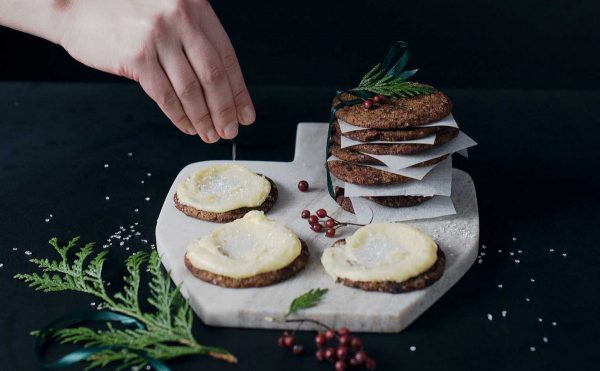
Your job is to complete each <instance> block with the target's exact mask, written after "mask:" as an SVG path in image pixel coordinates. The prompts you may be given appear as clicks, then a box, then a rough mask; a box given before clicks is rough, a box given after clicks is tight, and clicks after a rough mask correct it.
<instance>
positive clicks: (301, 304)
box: [286, 289, 327, 317]
mask: <svg viewBox="0 0 600 371" xmlns="http://www.w3.org/2000/svg"><path fill="white" fill-rule="evenodd" d="M326 293H327V289H310V290H308V291H307V292H305V293H304V294H302V295H300V296H298V297H297V298H295V299H294V300H292V302H291V303H290V308H289V310H288V312H287V314H286V317H287V316H289V315H291V314H293V313H296V312H297V311H299V310H302V309H308V308H312V307H314V306H316V305H317V304H318V303H319V301H320V300H321V298H322V297H323V295H325V294H326Z"/></svg>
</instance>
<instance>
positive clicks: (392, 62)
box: [325, 41, 418, 200]
mask: <svg viewBox="0 0 600 371" xmlns="http://www.w3.org/2000/svg"><path fill="white" fill-rule="evenodd" d="M408 58H409V53H408V45H407V44H406V43H405V42H404V41H396V42H395V43H394V44H392V46H391V47H390V48H389V49H388V52H387V54H386V55H385V58H384V59H383V62H382V63H381V69H382V70H383V72H384V76H385V77H388V76H392V77H400V78H402V79H403V80H406V79H408V78H409V77H411V76H412V75H414V74H415V73H417V71H418V69H414V70H410V71H402V69H403V68H404V67H405V66H406V63H408ZM344 93H347V94H350V95H352V96H354V97H356V98H355V99H348V100H342V99H341V95H342V94H344ZM375 95H377V94H374V93H372V92H370V91H367V90H361V89H350V90H338V91H337V92H336V95H335V98H337V99H338V100H339V101H340V102H339V103H338V104H336V105H335V106H333V107H331V113H330V115H329V127H328V129H327V142H326V144H325V160H326V161H327V157H328V156H329V148H330V147H331V140H330V139H329V138H331V130H332V128H333V122H334V121H335V114H336V112H337V111H338V110H339V109H341V108H344V107H349V106H355V105H357V104H362V103H363V102H364V101H365V99H368V98H372V97H374V96H375ZM325 171H326V172H327V190H328V191H329V195H330V196H331V198H333V199H334V200H335V191H334V189H333V181H332V180H331V173H330V172H329V166H325Z"/></svg>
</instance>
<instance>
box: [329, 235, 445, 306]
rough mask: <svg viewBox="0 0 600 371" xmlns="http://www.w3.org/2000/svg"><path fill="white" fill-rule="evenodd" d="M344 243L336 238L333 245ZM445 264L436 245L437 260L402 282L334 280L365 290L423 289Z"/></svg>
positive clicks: (395, 290) (388, 291) (438, 277)
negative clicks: (424, 269) (426, 268)
mask: <svg viewBox="0 0 600 371" xmlns="http://www.w3.org/2000/svg"><path fill="white" fill-rule="evenodd" d="M344 243H346V240H343V239H342V240H338V241H336V242H335V243H334V244H333V246H339V245H341V244H344ZM445 265H446V256H445V255H444V252H443V251H442V249H441V248H440V247H439V246H438V249H437V260H436V261H435V263H433V265H432V266H431V268H429V269H428V270H426V271H425V272H423V273H421V274H419V275H417V276H415V277H411V278H409V279H407V280H406V281H402V282H395V281H352V280H349V279H347V278H339V277H338V278H337V280H336V282H338V283H341V284H342V285H345V286H349V287H353V288H355V289H361V290H365V291H379V292H387V293H390V294H400V293H403V292H409V291H415V290H421V289H424V288H425V287H427V286H430V285H432V284H433V283H434V282H435V281H437V280H439V279H440V277H442V275H443V274H444V266H445Z"/></svg>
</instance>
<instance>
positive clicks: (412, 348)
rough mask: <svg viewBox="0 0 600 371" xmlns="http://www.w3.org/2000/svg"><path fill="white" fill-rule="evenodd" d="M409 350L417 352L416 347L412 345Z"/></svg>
mask: <svg viewBox="0 0 600 371" xmlns="http://www.w3.org/2000/svg"><path fill="white" fill-rule="evenodd" d="M409 349H410V351H411V352H414V351H415V350H417V347H416V346H414V345H411V346H410V348H409Z"/></svg>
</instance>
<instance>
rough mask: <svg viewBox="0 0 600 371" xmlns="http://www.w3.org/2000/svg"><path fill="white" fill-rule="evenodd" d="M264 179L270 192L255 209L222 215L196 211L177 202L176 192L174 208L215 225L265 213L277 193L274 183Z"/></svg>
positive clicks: (273, 202)
mask: <svg viewBox="0 0 600 371" xmlns="http://www.w3.org/2000/svg"><path fill="white" fill-rule="evenodd" d="M265 178H266V179H267V180H268V181H269V183H271V192H269V195H268V196H267V198H266V199H265V201H264V202H263V203H262V204H260V205H259V206H256V207H241V208H239V209H235V210H230V211H226V212H224V213H216V212H212V211H204V210H199V209H196V208H195V207H193V206H188V205H184V204H182V203H181V202H179V199H178V198H177V192H175V195H174V196H173V199H174V200H175V207H176V208H177V209H179V210H180V211H181V212H183V213H184V214H185V215H187V216H191V217H192V218H196V219H200V220H206V221H209V222H216V223H229V222H232V221H234V220H236V219H240V218H242V217H243V216H244V215H246V213H248V212H249V211H252V210H259V211H262V212H265V213H266V212H267V211H269V210H271V208H272V207H273V205H275V201H277V195H278V192H277V186H276V185H275V183H274V182H273V181H272V180H271V179H269V178H268V177H265Z"/></svg>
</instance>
